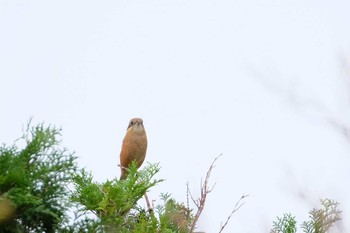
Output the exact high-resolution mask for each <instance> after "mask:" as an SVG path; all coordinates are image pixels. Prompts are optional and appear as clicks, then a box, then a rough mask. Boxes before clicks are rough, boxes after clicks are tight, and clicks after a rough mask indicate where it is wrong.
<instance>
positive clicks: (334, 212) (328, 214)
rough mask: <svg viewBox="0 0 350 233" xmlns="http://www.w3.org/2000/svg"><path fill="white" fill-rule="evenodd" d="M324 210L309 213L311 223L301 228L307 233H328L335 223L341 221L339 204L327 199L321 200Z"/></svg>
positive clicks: (306, 222) (314, 210)
mask: <svg viewBox="0 0 350 233" xmlns="http://www.w3.org/2000/svg"><path fill="white" fill-rule="evenodd" d="M321 204H322V206H323V208H321V209H313V210H311V211H310V212H309V214H310V215H309V218H310V220H309V221H305V222H303V223H302V225H301V228H303V229H304V232H306V233H326V232H328V230H329V229H330V228H331V227H332V226H333V225H334V223H335V222H337V221H339V220H341V218H340V214H341V211H340V210H339V209H338V206H339V203H337V202H335V201H333V200H329V199H325V200H321Z"/></svg>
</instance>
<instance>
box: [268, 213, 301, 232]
mask: <svg viewBox="0 0 350 233" xmlns="http://www.w3.org/2000/svg"><path fill="white" fill-rule="evenodd" d="M296 223H297V221H296V220H295V217H293V216H292V215H291V214H284V215H283V218H279V217H277V221H276V222H275V221H274V222H273V228H272V230H271V233H295V232H296V231H297V227H296Z"/></svg>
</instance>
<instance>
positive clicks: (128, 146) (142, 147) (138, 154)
mask: <svg viewBox="0 0 350 233" xmlns="http://www.w3.org/2000/svg"><path fill="white" fill-rule="evenodd" d="M146 150H147V136H146V131H145V128H144V127H143V120H142V119H141V118H133V119H131V120H130V122H129V126H128V129H127V131H126V135H125V137H124V140H123V145H122V150H121V152H120V165H121V176H120V179H121V180H123V179H125V178H126V177H127V175H128V170H127V168H129V166H130V165H131V162H132V161H134V160H135V161H136V163H137V168H139V167H140V166H141V165H142V163H143V161H144V160H145V157H146Z"/></svg>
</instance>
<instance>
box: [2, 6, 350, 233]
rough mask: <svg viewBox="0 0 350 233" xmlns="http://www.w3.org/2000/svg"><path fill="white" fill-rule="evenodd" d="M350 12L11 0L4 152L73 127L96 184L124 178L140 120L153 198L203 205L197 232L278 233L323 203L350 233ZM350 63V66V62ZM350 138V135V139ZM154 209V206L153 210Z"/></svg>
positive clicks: (68, 138) (71, 143)
mask: <svg viewBox="0 0 350 233" xmlns="http://www.w3.org/2000/svg"><path fill="white" fill-rule="evenodd" d="M349 10H350V2H349V1H346V0H335V1H332V2H329V1H323V0H318V1H316V0H303V1H300V0H294V1H290V0H288V1H287V0H278V1H277V0H265V1H261V0H244V1H243V0H236V1H233V0H231V1H229V0H217V1H213V0H201V1H199V0H150V1H141V0H128V1H126V0H120V1H107V0H106V1H99V2H98V3H97V2H94V1H81V0H79V1H66V0H63V1H17V0H11V1H7V0H0V32H1V36H0V87H1V91H0V106H1V109H2V111H1V114H0V142H1V143H7V144H12V143H13V142H14V141H15V140H16V139H17V138H18V137H20V136H21V134H22V130H23V128H24V127H25V125H26V123H27V122H28V121H29V119H30V118H31V117H32V118H33V120H32V121H33V123H40V122H45V123H46V124H52V125H55V126H57V127H61V128H62V140H63V141H62V144H63V145H64V146H65V147H67V148H68V149H70V150H71V151H75V153H76V156H78V157H79V158H78V164H79V166H80V167H85V168H86V169H88V170H91V171H92V173H93V175H94V177H95V179H96V180H97V181H101V182H102V181H105V180H107V179H113V178H114V177H119V175H120V171H119V169H118V167H117V165H118V163H119V153H120V148H121V142H122V139H123V137H124V135H125V132H126V127H127V125H128V122H129V120H130V119H131V118H133V117H142V118H143V120H144V125H145V128H146V131H147V136H148V142H149V147H148V151H147V156H146V162H150V163H156V162H159V163H160V166H161V171H160V173H159V174H158V178H162V179H165V180H166V181H165V182H163V183H161V184H159V185H158V186H157V187H155V188H154V189H153V190H152V191H151V192H150V194H149V197H150V198H151V199H153V200H155V203H156V204H157V202H160V198H159V195H160V193H162V192H163V193H166V192H168V193H171V194H172V196H173V197H174V198H176V199H177V200H178V201H182V202H186V183H187V182H189V186H190V188H191V190H192V193H193V195H197V196H198V195H199V187H200V181H201V179H202V178H204V176H205V173H206V171H207V169H208V168H209V166H210V164H211V162H212V161H213V160H214V158H215V157H217V156H218V155H220V154H222V156H221V157H220V158H219V159H218V161H217V163H216V166H215V168H214V170H213V172H212V176H211V180H210V184H211V185H214V184H215V188H214V190H213V191H212V192H211V193H210V194H209V195H208V198H207V204H206V207H205V210H204V212H203V215H202V216H201V219H200V222H199V225H198V230H202V231H205V232H207V233H212V232H218V231H219V228H220V224H222V223H223V222H225V220H226V218H227V216H228V215H229V213H230V212H231V210H232V209H233V207H234V205H235V203H236V201H238V200H239V198H240V197H241V196H242V195H243V194H245V195H249V196H248V197H247V198H246V199H245V204H244V205H243V206H242V208H241V209H240V210H239V211H237V212H236V213H235V215H234V216H233V217H232V218H231V220H230V222H229V224H228V225H227V227H226V229H225V232H247V233H254V232H269V229H271V226H272V221H274V220H275V219H276V216H281V215H282V214H283V213H288V212H290V213H292V214H293V215H295V216H296V219H297V221H298V223H299V224H300V223H301V222H302V221H305V220H307V216H308V211H309V210H311V209H312V208H317V207H320V206H319V200H320V199H321V198H330V199H334V200H336V201H338V202H339V203H340V209H341V210H343V218H344V220H343V221H342V222H341V223H340V224H339V226H337V227H336V228H334V230H335V231H334V232H347V231H350V222H349V221H346V220H345V219H349V217H350V200H349V198H348V197H349V195H350V187H349V185H348V181H349V178H350V169H349V164H350V153H349V152H350V141H349V140H347V139H346V138H345V137H344V135H342V134H341V133H340V132H339V131H337V130H336V129H335V128H334V127H332V126H331V125H330V124H328V123H327V119H332V120H334V121H336V122H342V123H344V124H347V125H348V126H349V125H350V122H349V119H350V118H349V116H350V111H349V110H350V102H349V100H350V98H349V95H348V93H349V90H350V89H348V87H349V86H347V84H348V83H347V82H348V81H349V80H347V78H349V77H350V75H347V73H346V70H345V68H344V66H343V65H342V61H344V60H345V61H346V60H348V61H350V59H348V58H349V57H350V56H349V54H350V31H349V30H348V29H347V27H348V22H350V14H349V13H348V12H349ZM349 63H350V62H349ZM349 127H350V126H349ZM141 204H144V203H141Z"/></svg>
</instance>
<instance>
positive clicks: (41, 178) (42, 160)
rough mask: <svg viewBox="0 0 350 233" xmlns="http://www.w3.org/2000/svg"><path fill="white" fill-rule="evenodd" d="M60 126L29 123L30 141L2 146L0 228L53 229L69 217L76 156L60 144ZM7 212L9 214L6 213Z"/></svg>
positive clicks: (26, 138)
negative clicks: (69, 196)
mask: <svg viewBox="0 0 350 233" xmlns="http://www.w3.org/2000/svg"><path fill="white" fill-rule="evenodd" d="M59 133H60V130H58V129H56V128H54V127H50V126H49V127H47V128H45V127H44V126H43V124H40V125H38V126H36V127H29V125H28V128H27V131H26V132H25V133H24V135H23V137H22V138H20V140H24V141H25V143H26V145H25V147H24V148H23V149H22V150H20V149H19V148H17V146H16V145H13V146H10V147H9V146H6V145H2V146H1V147H0V205H1V203H2V204H4V203H7V207H8V208H7V209H5V210H4V209H1V210H0V216H3V217H2V218H1V217H0V221H1V222H0V232H43V231H45V232H53V231H56V230H58V229H59V228H60V224H61V223H62V222H63V221H65V220H66V219H67V215H66V211H67V209H68V208H69V198H68V197H67V188H66V186H67V185H68V184H69V182H70V181H71V179H72V174H73V173H74V172H75V169H76V165H75V157H74V156H73V155H72V154H71V153H69V152H67V150H66V149H62V148H60V142H59V141H58V140H57V136H59ZM4 216H5V217H4Z"/></svg>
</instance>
